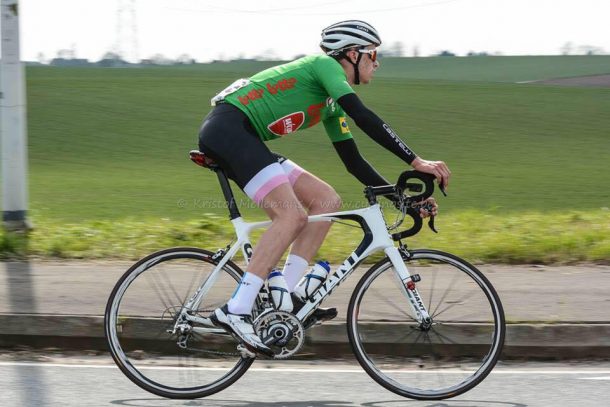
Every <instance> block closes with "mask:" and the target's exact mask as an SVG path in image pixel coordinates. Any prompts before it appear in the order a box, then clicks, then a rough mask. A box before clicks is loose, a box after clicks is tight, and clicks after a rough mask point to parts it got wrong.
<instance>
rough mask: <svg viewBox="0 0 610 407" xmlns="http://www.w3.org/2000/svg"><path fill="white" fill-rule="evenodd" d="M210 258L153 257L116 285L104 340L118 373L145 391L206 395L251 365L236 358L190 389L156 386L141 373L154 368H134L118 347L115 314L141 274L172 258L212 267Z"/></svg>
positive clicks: (227, 267)
mask: <svg viewBox="0 0 610 407" xmlns="http://www.w3.org/2000/svg"><path fill="white" fill-rule="evenodd" d="M210 257H211V256H210V255H209V254H207V253H200V252H194V251H189V250H177V251H168V252H165V253H163V252H161V253H158V254H153V255H151V256H149V257H148V258H145V259H143V260H141V261H140V262H139V263H136V265H134V266H133V267H132V270H131V271H130V272H128V274H126V276H125V277H124V278H123V279H122V280H121V281H120V282H119V285H118V286H117V288H116V290H115V292H114V295H113V298H112V303H110V304H109V306H110V308H109V309H108V313H107V323H106V331H107V340H108V343H109V345H110V349H111V352H112V354H113V357H114V359H115V362H117V365H118V366H119V367H120V368H121V370H124V372H125V373H126V374H127V375H128V376H129V375H131V376H132V377H133V378H134V379H136V380H137V381H140V382H141V383H143V384H145V385H146V386H149V387H150V388H151V389H147V390H151V391H157V392H159V393H164V392H169V393H172V394H175V395H190V394H193V393H201V392H206V391H208V390H210V389H213V388H222V386H223V385H227V384H230V383H231V380H232V379H234V378H235V376H236V375H238V374H240V373H242V369H243V368H244V367H249V365H250V364H251V363H252V360H251V359H245V358H239V359H237V357H236V362H237V363H236V364H235V366H234V367H233V368H232V369H230V370H229V371H228V372H227V373H226V374H225V375H223V376H221V377H220V378H218V379H217V380H215V381H213V382H211V383H209V384H205V385H202V386H192V387H174V386H168V385H164V384H162V383H159V382H157V381H155V380H153V379H151V378H150V377H148V376H146V375H145V374H144V373H142V372H141V371H140V370H151V368H152V369H157V368H154V367H147V366H143V367H139V368H138V367H136V366H134V364H133V363H132V362H131V358H130V357H128V356H127V354H126V353H125V351H124V349H123V346H122V345H121V341H120V338H119V337H118V332H117V329H116V326H117V322H118V313H119V311H120V307H121V302H122V300H123V298H124V294H125V292H126V291H127V289H128V288H129V287H130V286H131V284H132V283H133V282H134V281H135V280H136V279H137V278H138V277H139V276H140V275H142V274H143V273H144V272H145V271H147V270H150V269H151V268H152V267H154V266H156V265H158V264H160V263H164V262H167V261H171V260H175V259H192V260H199V261H202V262H205V263H208V264H214V263H213V262H211V261H209V258H210ZM222 270H223V271H224V272H225V273H226V274H227V275H229V276H230V277H232V278H233V279H234V280H236V281H239V280H238V278H239V273H238V272H237V271H236V270H234V269H233V268H232V267H231V266H230V265H228V264H226V265H225V266H223V269H222ZM236 277H237V278H236ZM170 369H173V368H170ZM180 369H181V370H184V371H186V370H189V369H191V370H201V368H200V369H198V368H194V367H180ZM223 370H224V369H223ZM227 370H228V368H227ZM132 377H130V378H132ZM138 384H139V383H138Z"/></svg>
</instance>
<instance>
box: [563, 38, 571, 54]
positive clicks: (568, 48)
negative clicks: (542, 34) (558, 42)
mask: <svg viewBox="0 0 610 407" xmlns="http://www.w3.org/2000/svg"><path fill="white" fill-rule="evenodd" d="M572 48H573V46H572V43H571V42H570V41H568V42H566V43H565V44H563V45H562V46H561V48H560V51H561V55H570V54H571V53H572Z"/></svg>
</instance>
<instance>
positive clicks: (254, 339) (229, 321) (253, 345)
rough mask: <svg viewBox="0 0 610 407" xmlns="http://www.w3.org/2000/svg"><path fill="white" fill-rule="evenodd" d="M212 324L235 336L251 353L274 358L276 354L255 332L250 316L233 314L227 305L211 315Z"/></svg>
mask: <svg viewBox="0 0 610 407" xmlns="http://www.w3.org/2000/svg"><path fill="white" fill-rule="evenodd" d="M210 320H211V321H212V323H213V324H214V325H216V326H218V327H220V328H223V329H224V330H225V331H227V332H229V333H230V334H232V335H233V336H235V337H236V338H237V339H238V340H239V341H240V342H242V343H243V344H244V345H245V346H246V347H247V348H248V349H249V350H250V351H252V352H256V353H262V354H263V355H266V356H270V357H273V355H274V354H275V353H274V352H273V350H271V348H270V347H268V346H267V345H265V344H264V343H263V342H262V341H261V339H260V338H259V337H258V335H257V334H256V333H255V332H254V327H253V326H252V318H251V317H250V315H239V314H231V313H230V312H229V307H228V306H227V305H226V304H225V305H223V306H222V307H220V308H217V309H216V310H214V312H212V314H210Z"/></svg>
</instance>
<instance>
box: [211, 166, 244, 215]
mask: <svg viewBox="0 0 610 407" xmlns="http://www.w3.org/2000/svg"><path fill="white" fill-rule="evenodd" d="M216 175H217V176H218V182H219V183H220V188H221V189H222V194H223V195H224V197H225V201H226V202H227V207H228V208H229V217H230V218H231V220H233V219H236V218H239V217H241V213H239V209H238V208H237V203H236V202H235V196H233V191H232V190H231V185H230V184H229V179H228V178H227V175H226V174H225V172H224V171H223V170H222V168H217V169H216Z"/></svg>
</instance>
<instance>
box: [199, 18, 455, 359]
mask: <svg viewBox="0 0 610 407" xmlns="http://www.w3.org/2000/svg"><path fill="white" fill-rule="evenodd" d="M380 45H381V39H380V37H379V34H378V32H377V30H375V28H373V26H371V25H370V24H367V23H365V22H364V21H359V20H348V21H342V22H339V23H336V24H333V25H331V26H329V27H327V28H325V29H324V30H323V31H322V40H321V42H320V47H321V48H322V50H323V51H324V54H325V55H312V56H306V57H303V58H300V59H297V60H295V61H292V62H289V63H287V64H283V65H279V66H275V67H272V68H269V69H266V70H264V71H262V72H259V73H257V74H256V75H254V76H252V77H251V78H249V79H240V80H238V81H236V82H234V83H233V84H232V85H230V86H229V87H228V88H226V89H225V90H223V91H222V92H220V93H219V94H218V95H216V96H215V97H214V98H213V99H212V105H213V106H215V107H214V109H213V110H212V111H211V112H210V114H209V115H208V116H207V117H206V119H205V120H204V123H203V125H202V127H201V130H200V132H199V149H200V150H201V151H202V152H203V153H205V154H206V155H207V156H209V157H210V158H211V159H213V160H214V161H216V162H217V163H218V164H219V165H220V166H221V167H222V168H223V169H224V170H225V171H226V172H227V175H228V176H229V177H230V178H231V179H233V180H234V181H235V182H236V183H237V185H238V186H239V187H240V188H241V189H243V191H244V192H245V193H246V194H247V195H248V196H249V197H250V198H251V199H253V200H254V201H255V202H256V203H257V204H258V205H259V206H260V207H261V208H263V209H264V211H265V212H266V213H267V215H268V216H269V217H270V218H271V220H272V223H271V226H270V227H269V228H268V229H267V230H266V231H265V232H264V233H263V235H262V236H261V238H260V241H259V242H258V244H257V246H256V248H255V249H254V251H253V256H252V258H251V260H250V263H249V265H248V267H247V270H246V273H245V274H244V276H243V278H242V280H241V281H240V283H239V284H238V286H237V288H236V290H235V292H234V294H233V296H232V297H231V299H229V301H228V302H227V304H225V305H224V306H222V307H221V308H218V309H216V310H215V311H214V312H213V313H212V314H211V316H210V317H211V319H212V321H213V322H214V323H215V324H216V325H218V326H221V327H223V328H224V329H226V330H227V331H228V332H230V333H232V334H233V335H234V336H236V337H237V338H238V339H239V340H240V341H241V342H243V344H244V345H245V346H246V347H248V348H249V349H250V350H253V351H256V352H260V353H264V354H267V355H272V354H273V352H272V350H271V349H270V348H269V347H267V346H266V345H265V344H264V343H262V341H261V339H260V338H259V337H258V336H257V335H256V333H255V332H254V329H253V326H252V321H251V318H250V314H251V312H252V307H253V304H254V301H255V299H256V297H257V294H258V292H259V291H260V289H261V287H262V285H263V283H264V281H265V279H267V277H268V276H269V274H270V273H271V271H272V270H273V269H274V267H275V266H276V264H277V263H278V262H279V260H280V259H281V256H282V254H283V253H284V252H285V250H286V249H287V248H288V247H289V246H290V245H291V244H292V247H291V250H290V253H289V255H288V258H287V260H286V263H285V266H284V269H283V271H282V272H283V274H284V278H285V281H286V286H287V289H288V291H289V292H292V291H294V288H295V286H296V285H297V283H298V281H299V280H300V278H301V277H302V275H303V274H304V273H305V271H306V269H307V268H308V266H309V262H310V261H311V260H312V258H313V256H314V255H315V254H316V252H317V251H318V249H319V248H320V246H321V244H322V242H323V240H324V237H325V236H326V234H327V232H328V230H329V228H330V223H329V222H316V223H311V224H308V223H307V216H308V214H309V215H313V214H319V213H328V212H332V211H334V210H337V209H339V208H340V206H341V199H340V198H339V196H338V195H337V193H336V192H335V190H334V189H333V188H332V187H331V186H330V185H328V184H327V183H326V182H324V181H322V180H321V179H320V178H318V177H316V176H315V175H313V174H311V173H309V172H308V171H306V170H304V169H303V168H301V167H299V166H298V165H297V164H295V163H294V162H292V161H291V160H289V159H286V158H285V157H282V156H281V155H279V154H275V153H273V152H271V151H270V150H269V148H268V147H267V146H266V145H265V143H264V142H266V141H269V140H274V139H278V138H282V137H285V136H287V135H289V134H290V133H294V132H296V131H298V130H301V129H305V128H308V127H311V126H313V125H315V124H317V123H320V122H322V123H323V125H324V127H325V129H326V132H327V134H328V136H329V138H330V140H331V141H332V144H333V147H334V148H335V150H336V151H337V154H338V155H339V157H340V158H341V160H342V162H343V163H344V165H345V167H346V168H347V170H348V171H349V172H350V173H351V174H352V175H353V176H354V177H356V178H357V179H358V180H359V181H361V182H362V183H363V184H365V185H372V186H378V185H387V184H389V183H388V182H387V181H386V180H385V179H384V178H383V177H382V176H381V175H380V174H379V173H377V171H375V169H373V167H372V166H371V165H370V164H369V163H368V162H367V161H366V160H365V159H364V158H363V157H362V156H361V155H360V153H359V151H358V148H357V146H356V143H355V142H354V139H353V137H352V134H351V132H350V130H349V127H348V124H347V121H346V115H347V116H349V117H350V118H351V119H352V120H353V121H354V122H355V123H356V125H357V126H358V127H359V128H360V129H362V130H363V131H364V132H365V133H366V134H367V135H368V136H369V137H371V138H372V139H373V140H375V141H376V142H377V143H378V144H380V145H381V146H383V147H384V148H386V149H387V150H389V151H391V152H392V153H394V154H395V155H396V156H397V157H398V158H400V159H402V160H403V161H405V162H406V163H407V164H410V165H411V166H412V167H413V168H415V169H416V170H418V171H421V172H425V173H429V174H433V175H434V176H435V177H436V179H437V181H438V182H439V183H440V184H443V186H445V187H447V185H448V183H449V178H450V175H451V173H450V171H449V169H448V167H447V165H446V164H445V163H444V162H442V161H427V160H424V159H422V158H420V157H418V156H417V155H416V154H415V153H414V152H413V151H412V150H411V149H410V148H409V147H407V145H406V144H405V143H404V142H403V141H402V140H401V139H400V138H399V137H398V135H397V134H396V133H395V132H394V131H393V130H392V128H391V127H390V126H389V125H388V124H387V123H385V122H384V121H383V120H382V119H380V118H379V117H378V116H377V115H376V114H375V113H373V112H372V111H370V110H369V109H367V108H366V107H365V106H364V104H363V103H362V101H361V100H360V99H359V98H358V96H356V93H355V92H354V90H353V88H352V86H353V85H359V84H367V83H369V82H370V81H371V80H372V78H373V75H374V73H375V70H376V69H377V68H378V67H379V61H378V60H377V47H378V46H380ZM431 203H432V205H433V208H434V209H432V211H431V212H432V213H428V212H427V211H424V210H422V211H421V215H422V216H423V217H425V216H428V215H430V214H432V215H435V214H436V203H434V201H433V200H431ZM292 299H293V301H295V302H296V303H295V304H294V308H296V309H299V308H300V307H302V305H303V303H300V302H299V300H298V299H297V298H295V297H293V298H292ZM336 314H337V312H336V310H335V309H317V310H316V312H315V313H314V315H313V316H312V318H317V319H321V320H325V319H330V318H333V317H334V316H336Z"/></svg>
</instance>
